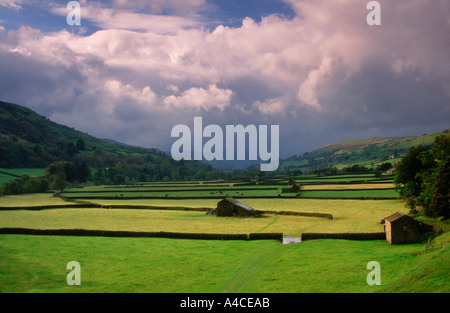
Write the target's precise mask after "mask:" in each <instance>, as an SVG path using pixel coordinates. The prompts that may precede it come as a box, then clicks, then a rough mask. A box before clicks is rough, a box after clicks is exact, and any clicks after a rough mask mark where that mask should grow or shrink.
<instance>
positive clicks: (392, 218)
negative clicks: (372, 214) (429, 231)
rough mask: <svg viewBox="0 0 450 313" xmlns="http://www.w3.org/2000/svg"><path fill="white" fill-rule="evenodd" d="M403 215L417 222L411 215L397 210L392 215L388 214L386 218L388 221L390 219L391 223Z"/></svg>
mask: <svg viewBox="0 0 450 313" xmlns="http://www.w3.org/2000/svg"><path fill="white" fill-rule="evenodd" d="M402 217H406V218H408V219H410V220H412V221H414V222H417V221H416V220H415V219H413V218H412V217H409V216H407V215H405V214H403V213H402V212H397V213H395V214H392V215H391V216H388V217H386V218H385V220H386V221H388V222H389V223H392V222H395V221H396V220H398V219H400V218H402Z"/></svg>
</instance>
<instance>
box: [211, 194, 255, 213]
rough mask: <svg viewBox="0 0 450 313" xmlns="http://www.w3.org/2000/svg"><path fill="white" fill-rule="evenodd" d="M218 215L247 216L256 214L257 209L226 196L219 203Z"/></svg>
mask: <svg viewBox="0 0 450 313" xmlns="http://www.w3.org/2000/svg"><path fill="white" fill-rule="evenodd" d="M216 214H217V216H236V217H247V216H253V215H255V210H254V209H253V208H251V207H249V206H248V205H245V204H243V203H240V202H239V201H237V200H235V199H233V198H231V197H230V198H225V199H223V200H222V201H219V202H218V203H217V212H216Z"/></svg>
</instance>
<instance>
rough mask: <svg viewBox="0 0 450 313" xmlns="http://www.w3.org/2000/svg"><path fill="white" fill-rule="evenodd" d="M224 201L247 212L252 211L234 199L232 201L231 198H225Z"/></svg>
mask: <svg viewBox="0 0 450 313" xmlns="http://www.w3.org/2000/svg"><path fill="white" fill-rule="evenodd" d="M225 200H227V201H228V202H231V203H233V204H234V205H237V206H239V207H241V208H243V209H245V210H248V211H252V210H254V209H253V208H252V207H249V206H248V205H245V204H243V203H241V202H239V201H237V200H236V199H234V198H232V197H229V198H225Z"/></svg>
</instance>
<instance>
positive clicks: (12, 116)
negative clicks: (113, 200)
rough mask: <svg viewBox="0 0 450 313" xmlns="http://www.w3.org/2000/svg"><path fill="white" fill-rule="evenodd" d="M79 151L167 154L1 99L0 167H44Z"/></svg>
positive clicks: (116, 154)
mask: <svg viewBox="0 0 450 313" xmlns="http://www.w3.org/2000/svg"><path fill="white" fill-rule="evenodd" d="M76 154H81V155H89V154H95V155H97V156H98V155H102V154H103V155H114V156H119V155H134V156H136V155H145V156H152V157H156V158H158V157H166V156H164V155H163V154H161V153H160V152H158V151H156V150H153V149H144V148H137V147H132V146H127V145H120V144H116V143H112V142H107V141H105V140H101V139H98V138H95V137H93V136H90V135H89V134H86V133H83V132H81V131H78V130H75V129H73V128H70V127H67V126H64V125H60V124H57V123H55V122H52V121H50V120H49V119H47V118H46V117H44V116H41V115H39V114H37V113H36V112H34V111H32V110H30V109H28V108H25V107H23V106H20V105H17V104H13V103H7V102H2V101H0V167H2V168H21V167H28V168H31V167H45V166H47V165H48V164H49V163H51V162H52V161H55V160H61V159H63V160H70V159H72V158H73V157H74V155H76ZM87 159H89V158H87ZM91 165H93V164H91Z"/></svg>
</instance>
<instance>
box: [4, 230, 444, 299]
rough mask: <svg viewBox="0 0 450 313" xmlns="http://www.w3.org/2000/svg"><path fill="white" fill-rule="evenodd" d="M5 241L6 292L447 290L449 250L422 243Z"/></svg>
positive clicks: (16, 238)
mask: <svg viewBox="0 0 450 313" xmlns="http://www.w3.org/2000/svg"><path fill="white" fill-rule="evenodd" d="M0 238H1V240H0V251H1V253H0V260H1V261H0V270H1V273H2V276H1V284H0V291H1V292H156V293H165V292H171V293H172V292H175V293H178V292H190V293H194V292H208V293H210V292H212V293H216V292H250V293H259V292H283V293H297V292H384V291H389V292H396V291H402V292H429V291H433V292H449V286H448V271H449V263H448V262H445V261H444V260H448V258H449V250H448V249H437V250H434V251H432V252H430V253H426V254H422V255H420V254H419V255H417V254H418V253H420V252H421V251H422V249H423V248H422V245H420V244H417V245H403V246H391V245H389V244H388V243H386V242H383V241H369V242H358V241H345V240H314V241H310V242H305V243H302V244H297V245H281V244H279V243H278V242H276V241H248V242H246V241H201V240H176V239H152V238H149V239H142V238H96V237H56V236H55V237H53V236H20V235H2V236H0ZM55 247H58V248H57V249H55ZM435 260H440V261H439V262H440V263H438V264H436V263H435V262H434V261H435ZM70 261H78V262H79V263H80V265H81V269H82V272H81V273H82V274H81V285H80V286H68V285H67V284H66V281H65V280H66V275H67V274H68V272H69V271H68V270H66V264H67V263H68V262H70ZM370 261H377V262H379V263H380V265H381V286H369V285H368V284H367V283H366V276H367V275H368V273H369V271H368V270H367V269H366V265H367V263H368V262H370ZM431 264H433V265H437V266H434V267H433V269H434V270H433V271H428V270H427V269H428V268H429V267H428V266H429V265H431ZM445 275H447V276H445ZM418 277H420V278H421V279H417V278H418ZM427 279H428V283H427V282H426V281H427ZM424 280H425V281H424Z"/></svg>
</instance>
